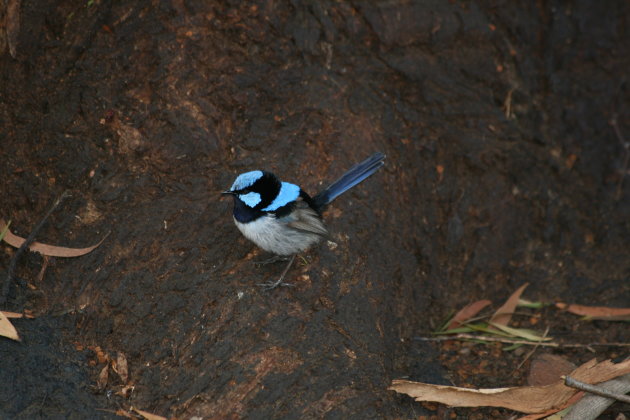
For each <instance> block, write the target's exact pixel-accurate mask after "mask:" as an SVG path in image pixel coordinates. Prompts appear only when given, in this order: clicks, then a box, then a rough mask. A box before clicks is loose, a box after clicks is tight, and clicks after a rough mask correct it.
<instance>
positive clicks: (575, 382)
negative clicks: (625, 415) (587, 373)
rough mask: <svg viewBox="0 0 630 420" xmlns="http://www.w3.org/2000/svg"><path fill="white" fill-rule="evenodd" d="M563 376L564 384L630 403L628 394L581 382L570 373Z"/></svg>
mask: <svg viewBox="0 0 630 420" xmlns="http://www.w3.org/2000/svg"><path fill="white" fill-rule="evenodd" d="M563 378H564V384H565V385H566V386H570V387H571V388H575V389H579V390H580V391H586V392H590V393H591V394H595V395H599V396H602V397H606V398H613V399H615V400H617V401H623V402H625V403H630V396H628V395H622V394H617V393H614V392H611V391H608V390H607V389H604V388H600V387H598V386H595V385H591V384H587V383H584V382H580V381H578V380H576V379H573V378H572V377H570V376H568V375H567V376H563Z"/></svg>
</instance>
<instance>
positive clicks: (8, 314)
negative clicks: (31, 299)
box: [0, 311, 35, 318]
mask: <svg viewBox="0 0 630 420" xmlns="http://www.w3.org/2000/svg"><path fill="white" fill-rule="evenodd" d="M0 313H2V314H3V315H4V316H6V317H7V318H35V317H34V316H33V315H31V314H19V313H17V312H11V311H0Z"/></svg>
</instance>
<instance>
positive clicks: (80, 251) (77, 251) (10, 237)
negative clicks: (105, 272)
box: [0, 219, 107, 258]
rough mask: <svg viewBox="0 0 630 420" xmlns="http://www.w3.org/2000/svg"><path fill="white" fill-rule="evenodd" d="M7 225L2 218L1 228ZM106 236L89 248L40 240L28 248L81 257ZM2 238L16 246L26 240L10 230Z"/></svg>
mask: <svg viewBox="0 0 630 420" xmlns="http://www.w3.org/2000/svg"><path fill="white" fill-rule="evenodd" d="M5 227H6V223H5V222H4V220H3V219H0V230H2V229H4V228H5ZM106 238H107V235H105V237H104V238H103V239H101V240H100V241H99V243H97V244H96V245H94V246H90V247H87V248H66V247H63V246H53V245H46V244H42V243H40V242H33V243H32V244H31V246H29V247H28V249H30V250H31V251H33V252H39V253H40V254H42V255H48V256H50V257H64V258H70V257H80V256H81V255H85V254H88V253H90V252H92V251H93V250H94V249H96V248H97V247H98V246H99V245H100V244H102V243H103V241H104V240H105V239H106ZM2 239H3V240H4V241H5V242H6V243H8V244H9V245H11V246H13V247H15V248H19V247H21V246H22V244H23V243H24V241H25V239H24V238H22V237H21V236H17V235H14V234H13V232H11V231H10V230H7V234H6V235H5V237H4V238H2Z"/></svg>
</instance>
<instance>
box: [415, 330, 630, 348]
mask: <svg viewBox="0 0 630 420" xmlns="http://www.w3.org/2000/svg"><path fill="white" fill-rule="evenodd" d="M414 340H420V341H449V340H477V341H493V342H499V343H506V344H528V345H530V346H541V347H557V348H589V347H593V346H610V347H630V343H589V344H579V343H567V344H562V343H550V342H544V343H541V342H540V341H528V340H513V339H510V338H501V337H488V336H484V335H474V334H467V333H460V334H454V335H449V336H441V337H414Z"/></svg>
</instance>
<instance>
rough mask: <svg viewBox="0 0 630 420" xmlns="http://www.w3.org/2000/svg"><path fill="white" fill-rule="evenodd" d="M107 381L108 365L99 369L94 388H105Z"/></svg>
mask: <svg viewBox="0 0 630 420" xmlns="http://www.w3.org/2000/svg"><path fill="white" fill-rule="evenodd" d="M108 379H109V365H105V367H104V368H103V369H101V373H99V374H98V379H97V381H96V387H97V388H98V389H104V388H105V387H106V386H107V380H108Z"/></svg>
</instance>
